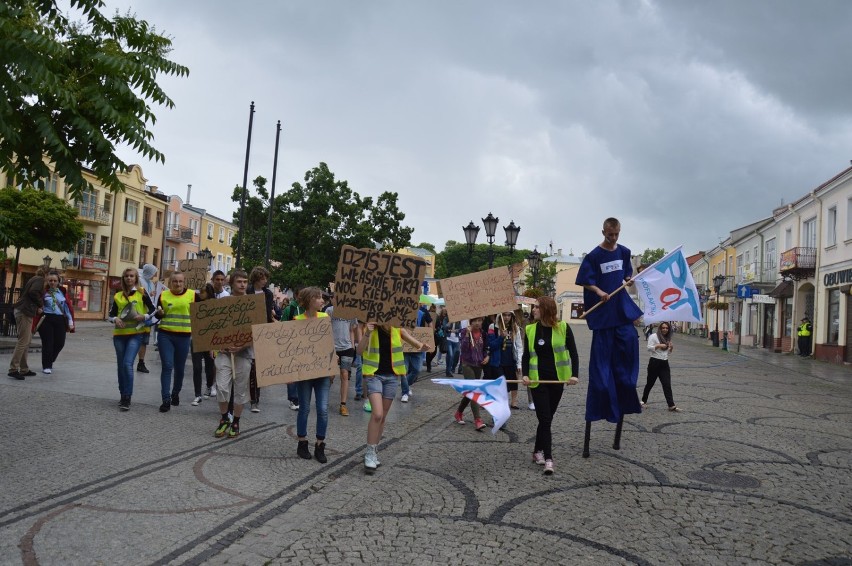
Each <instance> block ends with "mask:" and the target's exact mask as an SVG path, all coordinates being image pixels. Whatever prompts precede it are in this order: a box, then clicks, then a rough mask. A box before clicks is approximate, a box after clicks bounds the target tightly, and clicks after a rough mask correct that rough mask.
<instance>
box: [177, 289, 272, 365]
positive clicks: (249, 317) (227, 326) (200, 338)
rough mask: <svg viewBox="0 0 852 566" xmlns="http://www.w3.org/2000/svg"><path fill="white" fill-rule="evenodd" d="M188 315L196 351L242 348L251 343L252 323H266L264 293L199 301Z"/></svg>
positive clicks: (193, 348) (193, 346)
mask: <svg viewBox="0 0 852 566" xmlns="http://www.w3.org/2000/svg"><path fill="white" fill-rule="evenodd" d="M189 314H190V316H191V317H192V351H193V352H207V351H209V350H222V349H223V348H234V347H236V348H240V347H242V346H245V345H246V344H249V343H250V342H251V326H252V324H263V323H265V322H266V299H265V298H264V296H263V295H262V294H261V295H242V296H240V297H223V298H221V299H212V300H209V301H199V302H196V303H192V305H191V306H190V308H189Z"/></svg>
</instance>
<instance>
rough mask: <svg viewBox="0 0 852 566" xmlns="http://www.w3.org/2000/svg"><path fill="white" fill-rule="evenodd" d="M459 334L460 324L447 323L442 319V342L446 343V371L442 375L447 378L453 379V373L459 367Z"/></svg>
mask: <svg viewBox="0 0 852 566" xmlns="http://www.w3.org/2000/svg"><path fill="white" fill-rule="evenodd" d="M460 332H461V323H459V322H458V321H456V322H448V321H447V319H446V318H445V319H444V340H446V343H447V366H446V369H447V371H446V372H445V374H444V375H446V376H447V377H455V375H454V372H455V371H456V368H457V367H458V365H459V333H460Z"/></svg>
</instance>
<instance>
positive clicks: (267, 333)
mask: <svg viewBox="0 0 852 566" xmlns="http://www.w3.org/2000/svg"><path fill="white" fill-rule="evenodd" d="M251 332H252V337H253V339H254V363H255V367H256V369H257V384H258V385H259V386H260V387H266V386H267V385H277V384H279V383H293V382H295V381H303V380H305V379H315V378H317V377H329V376H331V375H334V374H335V373H337V367H336V363H335V361H336V360H335V358H336V355H335V352H334V336H333V335H332V333H331V318H330V317H322V318H307V319H304V320H292V321H289V322H270V323H269V324H257V325H255V326H253V327H252V329H251Z"/></svg>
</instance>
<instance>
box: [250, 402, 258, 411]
mask: <svg viewBox="0 0 852 566" xmlns="http://www.w3.org/2000/svg"><path fill="white" fill-rule="evenodd" d="M251 412H252V413H259V412H260V407H258V406H257V403H252V404H251Z"/></svg>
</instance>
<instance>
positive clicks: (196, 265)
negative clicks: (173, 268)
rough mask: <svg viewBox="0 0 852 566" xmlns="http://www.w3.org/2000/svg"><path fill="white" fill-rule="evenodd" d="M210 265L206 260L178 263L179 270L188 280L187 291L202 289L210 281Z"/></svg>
mask: <svg viewBox="0 0 852 566" xmlns="http://www.w3.org/2000/svg"><path fill="white" fill-rule="evenodd" d="M209 268H210V263H209V261H208V260H206V259H198V258H196V259H182V260H181V261H180V262H179V263H178V269H180V271H181V272H183V274H184V277H185V278H186V288H187V289H200V288H201V287H204V284H205V283H207V281H208V278H207V276H208V273H207V271H208V269H209Z"/></svg>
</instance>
